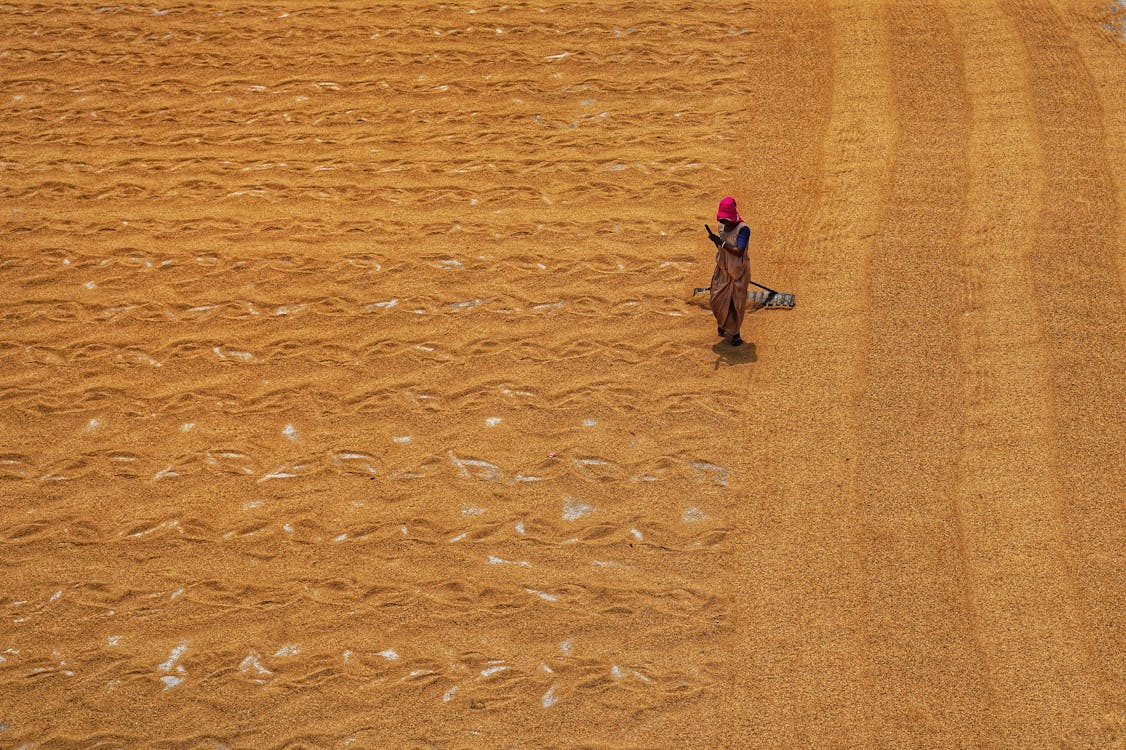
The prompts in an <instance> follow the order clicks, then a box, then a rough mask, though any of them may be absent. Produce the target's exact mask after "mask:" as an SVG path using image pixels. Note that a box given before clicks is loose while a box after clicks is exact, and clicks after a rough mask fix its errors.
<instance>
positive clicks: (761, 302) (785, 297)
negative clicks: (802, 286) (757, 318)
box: [692, 281, 794, 310]
mask: <svg viewBox="0 0 1126 750" xmlns="http://www.w3.org/2000/svg"><path fill="white" fill-rule="evenodd" d="M751 284H753V285H754V286H757V287H758V288H759V289H765V290H766V291H763V292H747V301H748V302H752V303H754V305H755V307H756V308H759V309H761V308H766V309H768V310H793V309H794V295H792V294H783V293H782V292H776V291H774V290H773V289H771V288H770V287H768V286H763V285H762V284H757V283H755V282H753V281H752V282H751ZM708 289H709V287H706V286H698V287H696V288H695V289H693V290H692V296H693V297H695V296H696V295H697V294H699V293H700V292H706V291H708Z"/></svg>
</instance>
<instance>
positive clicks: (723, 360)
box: [712, 340, 758, 370]
mask: <svg viewBox="0 0 1126 750" xmlns="http://www.w3.org/2000/svg"><path fill="white" fill-rule="evenodd" d="M712 351H713V352H715V353H716V354H717V355H718V356H717V357H716V360H715V369H717V370H718V369H719V367H720V365H728V366H734V365H745V364H748V363H750V362H758V352H756V351H755V345H754V344H752V343H751V342H749V341H744V342H743V345H742V346H732V345H731V343H730V342H728V341H726V340H724V341H720V342H719V343H718V344H716V345H715V346H713V347H712Z"/></svg>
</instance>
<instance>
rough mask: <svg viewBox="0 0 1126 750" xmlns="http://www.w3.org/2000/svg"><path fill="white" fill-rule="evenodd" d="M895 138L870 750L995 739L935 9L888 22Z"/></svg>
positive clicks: (868, 480) (880, 316) (873, 366)
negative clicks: (980, 621)
mask: <svg viewBox="0 0 1126 750" xmlns="http://www.w3.org/2000/svg"><path fill="white" fill-rule="evenodd" d="M888 33H889V34H890V39H891V45H890V53H891V59H890V67H891V70H892V73H893V78H892V83H893V85H892V91H893V95H894V98H895V107H896V110H897V112H898V137H897V140H896V155H895V163H894V168H893V171H892V177H891V186H890V187H891V190H890V196H889V201H890V203H889V205H888V208H887V215H886V218H885V223H884V226H883V228H882V230H881V235H880V237H879V242H878V243H877V245H876V249H875V252H874V253H873V255H872V258H871V269H870V272H869V276H868V293H869V302H870V308H869V309H870V316H869V318H868V341H867V350H866V352H865V356H864V375H863V377H864V387H863V391H862V393H861V394H860V398H859V404H858V408H859V415H858V416H859V418H860V420H861V423H860V429H859V435H858V438H859V444H860V446H861V454H860V456H859V467H858V471H857V490H858V492H859V494H860V497H861V498H862V503H861V513H862V514H863V517H864V519H865V527H866V532H867V536H868V545H867V552H868V560H867V562H866V565H867V569H868V572H869V575H870V581H871V583H870V597H871V599H870V601H871V617H872V622H871V623H870V624H869V632H870V648H871V658H872V662H873V668H874V669H873V679H874V681H875V683H876V684H877V685H879V686H880V690H881V694H880V695H879V697H878V698H877V700H876V705H877V707H878V708H877V710H878V714H879V716H880V717H881V719H882V720H878V724H877V731H876V738H875V746H877V747H899V746H901V745H903V744H904V743H909V742H911V740H909V739H908V738H910V737H914V738H916V740H918V739H921V738H925V740H924V741H925V744H932V745H956V744H959V743H960V742H965V741H970V742H972V743H979V744H980V743H982V742H984V741H985V739H986V738H987V737H989V736H995V734H996V732H995V730H994V728H993V726H992V717H991V715H990V700H989V699H988V698H986V700H985V701H984V702H983V701H982V700H981V696H982V695H983V693H984V691H986V690H987V689H988V688H989V682H988V676H987V674H985V671H984V666H983V664H982V654H981V649H980V646H979V643H978V638H979V635H978V632H977V628H978V625H977V623H976V620H977V616H978V614H977V612H976V610H975V605H974V602H973V600H972V597H971V596H970V595H969V594H970V589H969V586H968V581H967V576H968V575H970V571H969V570H968V568H967V566H968V565H969V561H968V560H967V559H966V548H965V542H964V538H963V533H964V532H963V528H962V520H961V515H962V513H961V510H960V508H959V507H958V498H957V495H956V488H957V483H958V479H959V477H958V473H957V470H956V465H957V461H956V456H957V453H958V440H959V436H960V433H961V430H962V423H963V419H964V418H963V415H962V414H961V413H960V412H959V411H958V409H959V406H958V404H959V396H960V392H961V384H960V381H959V373H958V364H957V358H958V354H959V352H958V348H957V338H956V336H955V332H956V330H957V325H958V317H959V313H960V300H961V296H962V284H961V282H960V279H959V278H958V275H957V271H956V269H957V262H956V260H955V259H956V258H958V257H959V256H960V254H961V249H960V233H961V228H962V222H963V218H964V212H965V189H966V184H967V179H968V176H967V164H966V153H965V148H966V142H967V138H968V112H967V101H966V94H965V89H964V77H963V75H964V74H963V64H962V59H961V55H962V49H961V45H960V43H959V41H958V39H957V38H956V37H955V36H954V34H953V32H952V29H951V26H950V23H949V19H948V18H947V17H946V16H945V14H944V13H943V11H942V9H941V8H938V7H936V6H935V5H934V4H930V3H927V4H923V5H921V6H920V5H910V6H909V5H907V4H904V3H896V4H893V5H892V6H891V8H890V9H889V16H888Z"/></svg>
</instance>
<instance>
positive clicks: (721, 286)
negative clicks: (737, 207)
mask: <svg viewBox="0 0 1126 750" xmlns="http://www.w3.org/2000/svg"><path fill="white" fill-rule="evenodd" d="M745 226H747V225H746V224H744V223H743V222H739V223H738V224H736V225H735V226H733V227H732V228H731V229H726V230H725V229H724V228H723V225H722V224H720V227H719V228H720V231H719V232H718V234H719V237H720V239H721V240H725V241H728V240H729V241H730V244H732V245H734V244H735V241H736V238H737V237H738V236H739V230H740V229H742V228H743V227H745ZM750 250H751V248H750V243H748V246H747V252H745V253H743V254H742V255H736V254H735V253H733V252H730V251H729V250H724V249H723V248H722V247H720V248H717V249H716V254H715V273H713V274H712V285H711V293H712V299H711V306H712V314H713V315H715V320H716V323H718V324H719V327H720V328H721V329H722V330H723V335H724V336H734V335H735V334H737V333H739V328H740V327H741V326H742V325H743V314H744V313H745V312H746V310H747V286H748V284H749V283H750V281H751V260H750Z"/></svg>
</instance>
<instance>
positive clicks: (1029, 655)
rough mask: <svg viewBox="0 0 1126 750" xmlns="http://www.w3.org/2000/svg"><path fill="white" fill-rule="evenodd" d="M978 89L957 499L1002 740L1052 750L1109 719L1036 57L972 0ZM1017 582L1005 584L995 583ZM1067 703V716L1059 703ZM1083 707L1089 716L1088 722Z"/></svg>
mask: <svg viewBox="0 0 1126 750" xmlns="http://www.w3.org/2000/svg"><path fill="white" fill-rule="evenodd" d="M957 13H958V14H959V15H960V16H961V21H962V25H963V26H964V28H965V34H964V37H963V39H964V42H965V45H966V81H967V87H968V90H969V94H970V100H971V105H972V107H971V108H972V112H973V121H972V131H971V134H970V144H969V158H970V163H971V164H972V165H974V167H973V168H972V170H971V180H970V185H969V192H968V194H967V205H968V206H969V211H968V213H967V216H966V223H965V230H964V233H963V234H964V238H965V240H964V255H963V268H962V276H963V282H964V284H965V294H964V298H963V304H964V308H965V309H964V311H963V313H962V319H961V325H960V329H961V332H960V338H961V344H960V349H961V357H960V359H961V361H962V363H963V368H964V369H963V374H962V383H963V389H964V394H963V396H962V398H961V401H962V403H964V404H965V405H966V424H965V428H964V430H963V433H962V438H961V441H962V458H961V461H960V464H961V466H960V469H959V471H960V474H961V481H960V487H959V493H958V495H959V497H958V503H959V505H960V506H961V507H962V508H963V509H964V514H963V527H964V529H965V537H966V545H967V555H968V560H967V562H968V564H969V568H970V573H971V576H970V578H971V582H972V585H973V589H974V592H975V593H974V599H975V601H976V603H977V605H978V608H979V611H980V613H981V618H980V623H981V628H982V641H983V644H984V646H985V650H986V656H987V659H988V662H989V673H990V675H991V677H992V680H993V682H994V685H995V690H994V692H993V695H994V697H995V700H996V701H997V707H996V708H997V712H998V719H999V720H998V724H997V726H998V729H999V731H1000V733H1001V737H1000V738H999V739H1002V740H1003V744H1004V746H1006V747H1043V746H1047V745H1050V744H1052V743H1053V742H1054V741H1056V740H1057V739H1058V738H1059V737H1061V736H1068V735H1071V734H1073V733H1075V732H1076V730H1078V729H1081V728H1082V726H1083V725H1084V724H1085V723H1087V722H1088V721H1089V720H1090V719H1091V717H1092V716H1094V715H1097V708H1096V706H1097V700H1096V695H1095V691H1094V687H1095V686H1094V685H1093V683H1092V680H1091V676H1092V671H1093V670H1094V666H1093V665H1092V664H1091V662H1090V649H1089V646H1088V643H1089V641H1088V639H1087V637H1086V635H1085V633H1084V631H1083V629H1082V627H1081V622H1082V619H1083V617H1082V614H1081V610H1080V606H1081V602H1080V601H1078V600H1077V599H1076V597H1075V596H1074V594H1073V592H1072V591H1071V585H1072V578H1071V575H1070V573H1069V565H1070V559H1069V555H1070V553H1069V551H1068V549H1067V546H1066V536H1065V535H1064V533H1063V531H1062V529H1061V528H1060V526H1059V525H1060V520H1061V519H1060V518H1059V516H1058V513H1057V510H1056V508H1057V504H1058V503H1059V497H1060V493H1061V487H1060V486H1059V483H1058V480H1057V478H1056V476H1055V472H1056V469H1057V467H1058V463H1059V458H1058V454H1057V451H1056V446H1055V444H1054V443H1053V441H1052V439H1051V436H1052V429H1053V428H1052V427H1051V418H1050V415H1049V412H1048V409H1047V408H1046V407H1045V405H1044V404H1043V402H1041V401H1039V400H1035V399H1034V397H1033V395H1034V394H1042V393H1047V392H1049V391H1050V384H1049V382H1048V379H1047V378H1046V377H1045V375H1046V368H1045V366H1044V363H1043V361H1042V358H1041V357H1040V356H1039V355H1038V352H1037V350H1036V348H1035V346H1036V342H1037V340H1038V339H1039V336H1040V334H1039V321H1038V318H1037V309H1036V304H1035V299H1036V294H1035V291H1034V289H1033V285H1032V278H1031V274H1030V272H1029V268H1028V267H1027V265H1026V258H1027V256H1028V254H1029V253H1030V251H1031V249H1032V247H1033V239H1034V238H1033V228H1032V227H1031V226H1030V225H1029V224H1028V223H1027V221H1026V220H1025V217H1026V216H1029V215H1032V214H1034V213H1035V210H1036V207H1037V206H1038V205H1039V204H1040V202H1041V201H1042V200H1043V196H1042V191H1043V183H1042V182H1041V181H1039V180H1037V181H1032V180H1028V181H1023V180H1022V181H1019V182H1014V181H1012V180H1011V179H1009V178H1008V175H1009V174H1013V173H1016V174H1023V175H1039V174H1042V170H1041V163H1040V158H1039V154H1038V153H1037V150H1036V146H1037V136H1036V134H1035V131H1034V129H1033V126H1032V124H1031V123H1029V122H1028V121H1027V120H1026V119H1025V118H1024V117H1021V116H1020V113H1022V112H1024V111H1025V109H1024V98H1025V97H1027V96H1028V87H1027V81H1026V78H1025V73H1024V71H1025V69H1026V65H1025V60H1024V50H1023V48H1022V46H1021V43H1020V40H1019V38H1018V37H1017V36H1016V34H1015V32H1014V31H1013V30H1012V29H1011V28H1010V27H1009V24H1008V21H1007V19H1006V18H1005V17H1004V16H1003V14H1002V13H1001V11H1000V9H999V8H997V7H981V6H980V5H977V4H964V5H963V6H962V7H960V8H958V9H957ZM999 581H1004V582H1005V583H1004V585H1003V586H1000V585H997V583H996V582H999ZM1063 705H1067V706H1068V709H1067V710H1066V711H1057V710H1054V707H1058V706H1063ZM1076 709H1078V713H1076Z"/></svg>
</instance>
